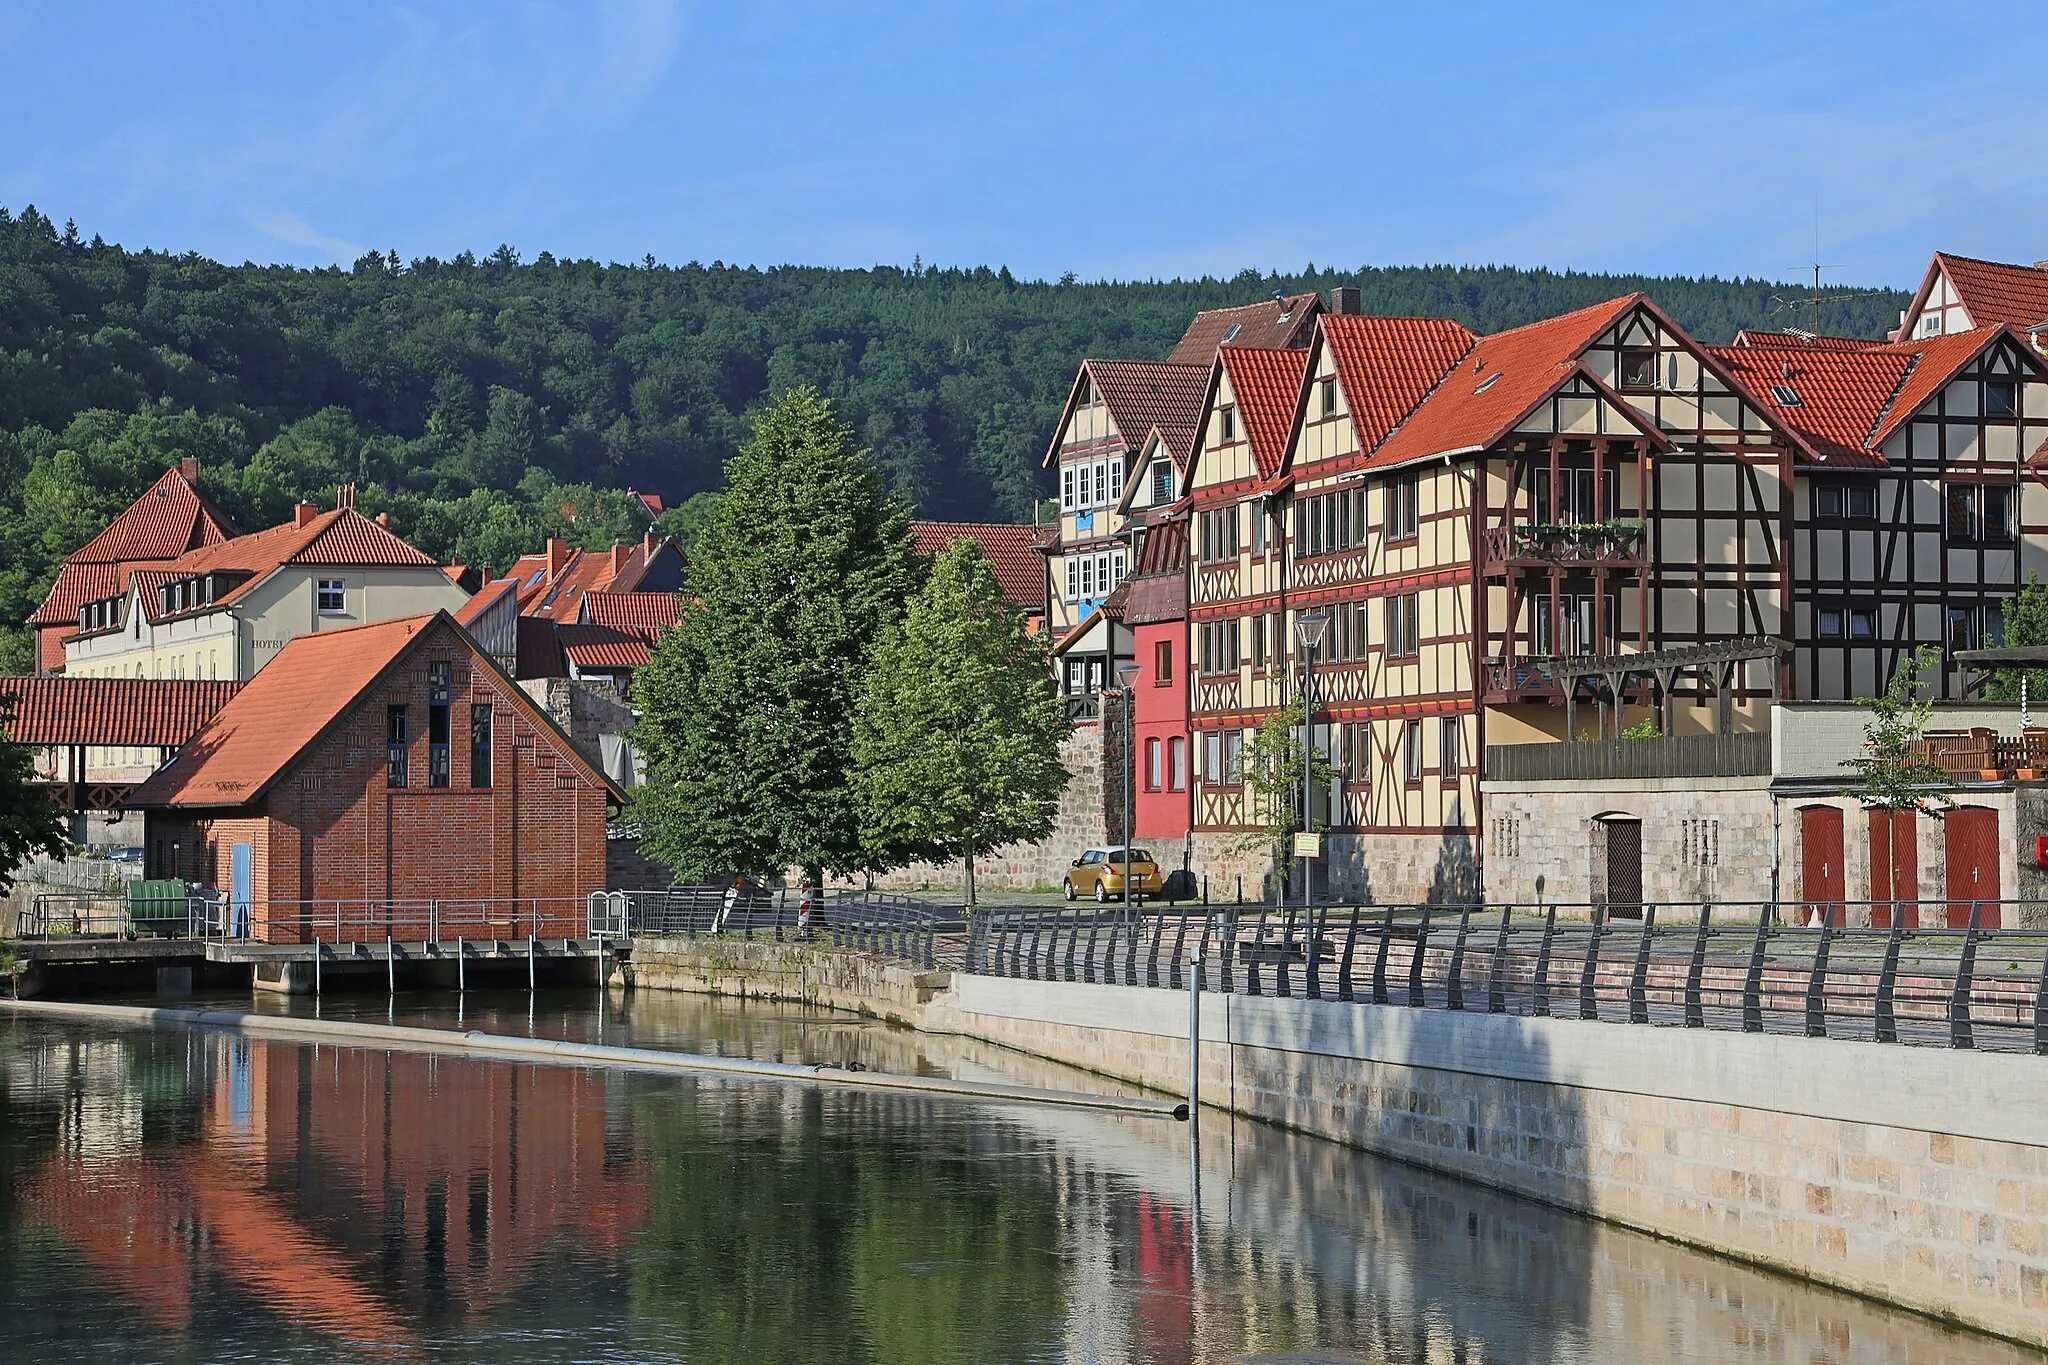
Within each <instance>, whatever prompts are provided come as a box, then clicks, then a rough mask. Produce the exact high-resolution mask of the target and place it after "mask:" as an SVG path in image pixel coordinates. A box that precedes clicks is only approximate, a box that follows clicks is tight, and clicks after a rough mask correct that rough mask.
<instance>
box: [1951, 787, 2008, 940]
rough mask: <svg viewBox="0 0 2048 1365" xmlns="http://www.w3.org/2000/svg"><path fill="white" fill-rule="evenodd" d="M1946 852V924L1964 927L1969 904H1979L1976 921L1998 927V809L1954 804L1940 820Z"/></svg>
mask: <svg viewBox="0 0 2048 1365" xmlns="http://www.w3.org/2000/svg"><path fill="white" fill-rule="evenodd" d="M1941 823H1942V843H1943V845H1944V851H1945V852H1946V853H1947V855H1948V927H1949V928H1951V929H1966V928H1968V927H1969V924H1970V907H1971V905H1972V904H1978V905H1981V906H1982V907H1983V909H1982V914H1981V916H1980V918H1979V919H1978V921H1977V923H1978V924H1979V926H1981V927H1982V928H1985V929H1996V928H1998V896H1999V891H1998V812H1997V811H1995V810H1991V809H1990V808H1988V807H1985V806H1958V807H1956V809H1954V810H1952V811H1950V812H1949V813H1948V814H1947V815H1946V816H1945V817H1943V819H1942V822H1941Z"/></svg>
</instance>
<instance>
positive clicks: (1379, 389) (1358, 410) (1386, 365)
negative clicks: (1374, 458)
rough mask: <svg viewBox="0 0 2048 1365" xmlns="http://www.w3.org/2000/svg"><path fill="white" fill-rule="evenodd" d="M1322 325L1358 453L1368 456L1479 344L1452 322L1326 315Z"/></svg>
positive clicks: (1352, 314)
mask: <svg viewBox="0 0 2048 1365" xmlns="http://www.w3.org/2000/svg"><path fill="white" fill-rule="evenodd" d="M1320 325H1321V327H1322V334H1323V338H1324V340H1325V342H1326V343H1327V344H1328V346H1329V348H1330V355H1331V357H1332V358H1333V359H1334V360H1335V362H1336V367H1337V380H1338V383H1339V384H1340V385H1341V386H1342V387H1343V390H1344V400H1345V403H1346V405H1347V406H1348V407H1349V408H1350V410H1351V421H1352V425H1353V426H1354V427H1355V428H1356V429H1357V432H1358V445H1359V449H1361V450H1366V451H1370V450H1372V449H1373V448H1374V447H1375V446H1377V445H1378V444H1379V443H1380V442H1381V441H1384V440H1385V439H1386V438H1387V436H1388V434H1389V433H1390V432H1392V431H1393V429H1394V428H1395V427H1396V426H1398V425H1400V423H1401V419H1402V418H1404V417H1406V416H1407V415H1408V414H1409V413H1410V412H1412V411H1414V410H1415V405H1416V404H1417V403H1420V402H1421V401H1422V400H1423V399H1424V398H1426V397H1427V396H1428V395H1429V392H1430V390H1432V389H1434V388H1435V387H1436V386H1437V382H1438V381H1439V380H1441V379H1442V378H1443V377H1444V372H1445V371H1447V370H1449V369H1450V368H1451V366H1453V365H1455V364H1457V363H1458V359H1459V357H1461V356H1463V355H1464V354H1465V353H1466V352H1467V351H1469V350H1471V349H1472V345H1473V343H1474V342H1475V341H1476V340H1477V338H1476V337H1474V336H1473V334H1472V331H1471V329H1470V328H1468V327H1466V326H1465V325H1464V324H1463V323H1461V322H1457V321H1454V320H1453V319H1451V318H1388V317H1366V316H1362V315H1360V314H1357V313H1325V314H1323V316H1322V319H1321V322H1320Z"/></svg>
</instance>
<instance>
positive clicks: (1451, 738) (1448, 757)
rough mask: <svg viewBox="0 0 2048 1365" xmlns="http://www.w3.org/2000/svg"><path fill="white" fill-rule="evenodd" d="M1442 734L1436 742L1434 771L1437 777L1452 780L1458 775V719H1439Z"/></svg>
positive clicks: (1446, 717) (1454, 717)
mask: <svg viewBox="0 0 2048 1365" xmlns="http://www.w3.org/2000/svg"><path fill="white" fill-rule="evenodd" d="M1441 724H1442V727H1443V728H1442V732H1441V734H1440V736H1439V738H1438V742H1437V757H1436V770H1437V773H1438V775H1439V776H1441V777H1444V778H1447V779H1448V778H1453V777H1456V776H1457V775H1458V718H1457V717H1456V716H1444V717H1441Z"/></svg>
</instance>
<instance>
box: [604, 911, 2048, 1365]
mask: <svg viewBox="0 0 2048 1365" xmlns="http://www.w3.org/2000/svg"><path fill="white" fill-rule="evenodd" d="M633 956H634V961H633V964H632V973H633V976H632V980H633V984H634V985H635V986H637V987H641V988H646V987H659V988H666V989H681V990H698V991H722V992H727V993H741V994H755V995H776V996H782V997H784V998H790V999H800V1000H806V1001H809V1002H811V1003H814V1004H821V1005H831V1006H837V1007H841V1008H854V1009H860V1010H864V1011H866V1012H868V1013H872V1014H881V1015H884V1016H886V1017H889V1018H893V1019H897V1020H899V1021H901V1022H904V1023H908V1024H912V1025H914V1026H916V1027H919V1028H923V1029H926V1030H929V1031H935V1032H946V1033H958V1034H964V1035H967V1036H970V1037H974V1038H978V1039H981V1040H984V1041H988V1042H994V1043H999V1044H1003V1045H1006V1046H1009V1047H1014V1048H1017V1049H1019V1050H1021V1051H1025V1052H1029V1053H1032V1054H1034V1055H1037V1056H1041V1057H1045V1058H1049V1059H1052V1060H1055V1061H1060V1062H1064V1063H1067V1064H1069V1065H1073V1066H1079V1067H1082V1068H1085V1069H1088V1070H1091V1071H1095V1072H1097V1073H1100V1074H1103V1075H1107V1076H1112V1077H1116V1078H1119V1079H1121V1080H1123V1081H1127V1082H1135V1083H1139V1084H1145V1085H1149V1086H1152V1087H1155V1088H1158V1089H1161V1090H1165V1091H1168V1092H1170V1093H1182V1092H1184V1090H1185V1087H1186V1076H1187V1067H1188V1048H1187V1040H1186V1027H1187V997H1186V996H1185V995H1184V994H1182V993H1180V992H1176V991H1165V990H1146V989H1142V988H1128V987H1116V986H1095V985H1085V984H1079V983H1064V982H1036V981H1013V980H1008V979H1002V978H992V977H980V976H955V977H952V978H951V979H950V980H948V979H947V978H945V977H944V975H943V974H931V973H914V972H911V971H909V970H907V969H905V968H903V967H901V966H898V965H896V964H893V963H888V962H884V961H882V960H880V959H873V958H863V957H860V956H858V955H855V954H846V953H839V952H836V951H834V950H831V949H828V948H823V947H814V946H806V945H790V944H768V943H760V944H743V943H704V942H692V941H661V942H656V941H647V940H642V941H639V942H636V944H635V945H634V954H633ZM1202 1005H1203V1007H1202V1024H1201V1032H1202V1040H1203V1051H1202V1056H1201V1062H1202V1066H1201V1071H1202V1082H1201V1083H1202V1099H1203V1102H1204V1103H1205V1104H1206V1105H1211V1106H1217V1107H1220V1108H1223V1109H1227V1110H1230V1111H1231V1112H1235V1113H1239V1114H1243V1115H1246V1116H1249V1117H1253V1118H1258V1119H1263V1120H1267V1121H1270V1122H1274V1123H1278V1124H1281V1125H1284V1126H1287V1127H1291V1128H1295V1129H1297V1130H1300V1131H1303V1132H1308V1133H1312V1134H1315V1135H1318V1136H1322V1137H1326V1138H1329V1139H1332V1140H1334V1141H1337V1142H1342V1143H1346V1144H1349V1145H1352V1146H1356V1147H1362V1148H1364V1149H1367V1150H1370V1151H1374V1152H1379V1153H1383V1154H1386V1155H1389V1156H1393V1157H1397V1158H1399V1159H1401V1160H1404V1161H1408V1162H1411V1163H1413V1164H1416V1165H1420V1166H1424V1167H1429V1168H1432V1169H1436V1170H1441V1171H1445V1172H1447V1173H1450V1174H1454V1175H1458V1176H1461V1177H1463V1178H1466V1179H1470V1180H1473V1181H1476V1182H1480V1183H1483V1184H1486V1185H1490V1186H1494V1187H1496V1188H1500V1189H1503V1190H1508V1191H1511V1192H1513V1193H1516V1194H1520V1195H1524V1196H1527V1197H1530V1198H1534V1199H1538V1200H1542V1201H1544V1202H1546V1203H1550V1204H1554V1205H1558V1206H1561V1207H1565V1208H1569V1209H1574V1210H1577V1211H1580V1212H1584V1213H1587V1214H1591V1215H1593V1216H1596V1217H1599V1218H1602V1219H1606V1220H1608V1221H1611V1222H1614V1223H1618V1224H1622V1225H1625V1226H1629V1227H1633V1228H1638V1229H1641V1230H1644V1231H1647V1232H1651V1233H1654V1234H1657V1235H1659V1236H1663V1237H1669V1238H1672V1239H1675V1240H1678V1241H1682V1242H1686V1243H1688V1244H1691V1245H1694V1246H1698V1247H1702V1248H1705V1249H1708V1250H1712V1251H1716V1252H1720V1253H1723V1254H1726V1255H1730V1256H1734V1257H1737V1258H1740V1259H1744V1260H1749V1261H1752V1262H1756V1263H1759V1264H1764V1265H1769V1266H1772V1267H1775V1268H1778V1269H1781V1270H1786V1271H1790V1272H1793V1273H1796V1274H1799V1275H1802V1276H1805V1277H1807V1278H1810V1279H1814V1280H1818V1281H1822V1282H1825V1283H1829V1284H1833V1285H1837V1286H1840V1287H1842V1288H1846V1289H1849V1290H1852V1291H1854V1292H1856V1293H1859V1294H1864V1295H1867V1296H1870V1297H1873V1298H1877V1299H1882V1300H1886V1301H1889V1302H1893V1303H1897V1304H1902V1305H1905V1306H1907V1307H1910V1308H1913V1309H1916V1310H1918V1311H1921V1312H1924V1313H1929V1314H1933V1315H1935V1316H1938V1317H1941V1318H1945V1319H1949V1320H1952V1321H1956V1322H1961V1323H1966V1324H1969V1325H1971V1326H1974V1327H1978V1328H1980V1329H1983V1330H1988V1331H1992V1332H1996V1333H1999V1334H2001V1335H2004V1336H2008V1337H2011V1338H2014V1339H2016V1340H2019V1341H2023V1342H2026V1343H2029V1344H2031V1345H2035V1346H2043V1345H2048V1249H2044V1240H2048V1147H2044V1146H2043V1145H2042V1135H2043V1134H2044V1133H2048V1086H2043V1085H2042V1084H2041V1083H2040V1078H2039V1075H2038V1072H2039V1068H2040V1061H2039V1059H2037V1058H2033V1057H2031V1056H2025V1055H2008V1054H1989V1053H1971V1052H1951V1051H1948V1050H1945V1049H1933V1048H1925V1049H1923V1048H1909V1047H1897V1046H1892V1047H1883V1046H1879V1045H1876V1044H1866V1043H1855V1042H1848V1041H1843V1040H1829V1039H1806V1038H1793V1037H1780V1036H1765V1035H1754V1034H1731V1033H1700V1032H1693V1031H1688V1030H1678V1029H1658V1028H1649V1027H1642V1026H1631V1025H1623V1024H1605V1023H1594V1022H1586V1021H1579V1020H1565V1019H1532V1018H1518V1017H1514V1016H1505V1015H1480V1014H1457V1013H1451V1012H1449V1011H1441V1010H1410V1009H1401V1008H1397V1007H1376V1006H1372V1005H1359V1004H1337V1003H1334V1002H1324V1001H1311V1000H1300V999H1285V1000H1283V999H1276V998H1273V997H1270V996H1265V997H1245V996H1222V995H1210V996H1206V997H1204V998H1203V1002H1202ZM1916 1095H1917V1096H1931V1095H1940V1096H1942V1097H1943V1100H1942V1102H1941V1103H1939V1104H1924V1103H1923V1104H1914V1103H1908V1102H1902V1097H1906V1096H1916Z"/></svg>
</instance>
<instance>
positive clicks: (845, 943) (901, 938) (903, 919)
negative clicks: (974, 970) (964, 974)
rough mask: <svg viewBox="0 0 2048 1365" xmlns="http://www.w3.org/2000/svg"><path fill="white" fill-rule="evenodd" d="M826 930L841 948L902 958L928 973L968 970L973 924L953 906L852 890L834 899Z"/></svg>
mask: <svg viewBox="0 0 2048 1365" xmlns="http://www.w3.org/2000/svg"><path fill="white" fill-rule="evenodd" d="M826 925H827V928H828V931H829V932H830V934H831V936H832V942H833V943H835V944H837V945H838V946H839V947H841V948H851V949H854V950H855V951H858V952H870V953H881V954H883V955H885V956H888V957H895V958H901V959H902V960H903V961H905V962H908V963H910V964H911V965H912V966H914V967H922V968H925V969H926V970H933V969H936V968H939V967H948V968H955V969H957V968H960V967H963V966H965V965H966V963H965V957H964V953H963V950H964V947H965V945H964V942H963V937H962V936H963V935H964V934H965V933H966V931H967V921H966V920H965V919H963V918H962V917H961V912H960V911H959V910H957V909H954V908H952V907H950V906H942V905H934V904H932V903H931V902H929V901H921V900H917V899H914V898H913V897H910V896H898V895H892V894H890V893H888V892H883V891H848V892H843V893H841V894H839V895H837V896H834V897H833V898H832V901H831V905H830V908H829V911H828V913H827V916H826Z"/></svg>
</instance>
